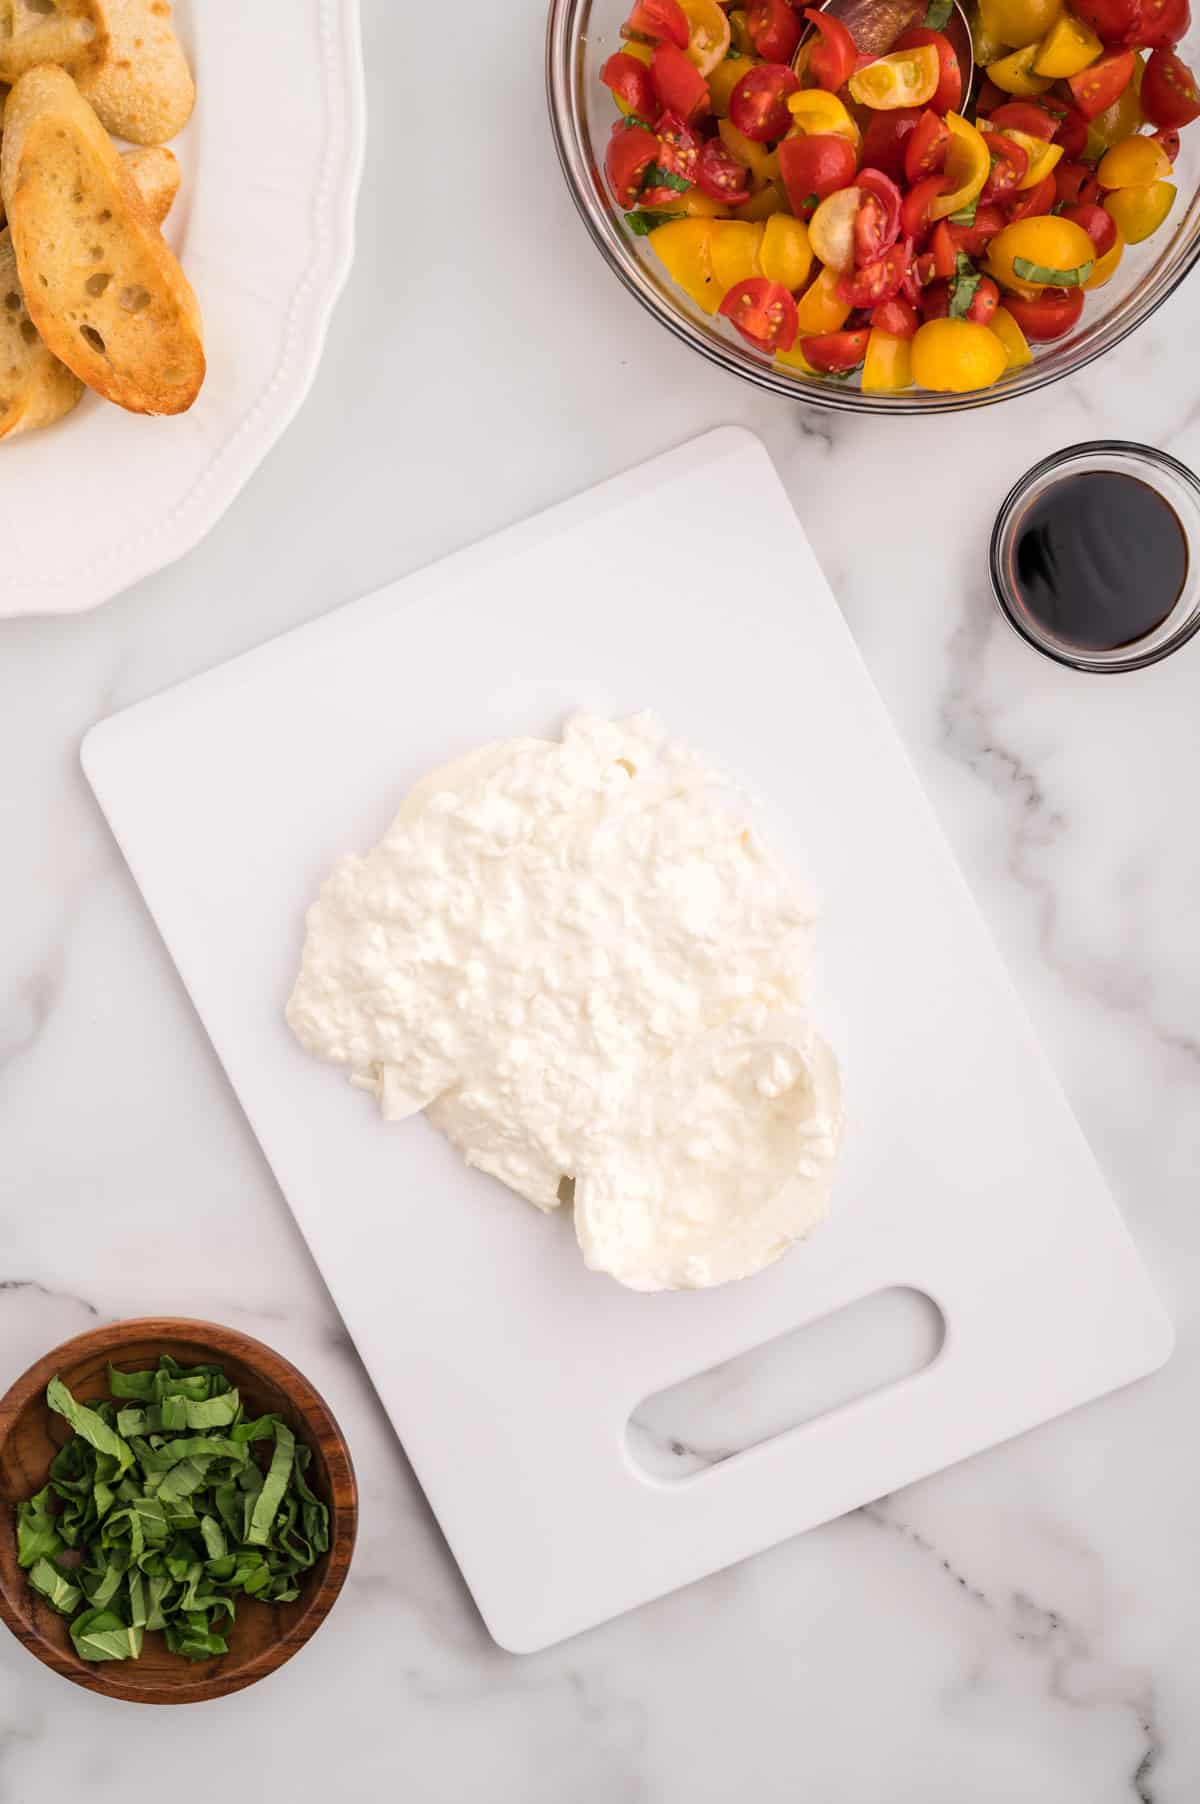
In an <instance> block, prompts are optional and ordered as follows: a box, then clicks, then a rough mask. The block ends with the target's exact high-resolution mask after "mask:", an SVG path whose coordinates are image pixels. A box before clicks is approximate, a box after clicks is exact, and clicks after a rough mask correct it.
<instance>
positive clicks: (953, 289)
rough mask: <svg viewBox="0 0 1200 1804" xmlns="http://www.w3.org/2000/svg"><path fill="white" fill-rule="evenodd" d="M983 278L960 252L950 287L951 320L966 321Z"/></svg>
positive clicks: (968, 258)
mask: <svg viewBox="0 0 1200 1804" xmlns="http://www.w3.org/2000/svg"><path fill="white" fill-rule="evenodd" d="M982 280H983V277H982V276H981V275H980V273H979V271H978V270H977V269H976V267H975V265H974V264H973V263H972V261H971V259H970V257H964V255H963V253H962V252H961V251H960V252H959V253H958V260H957V263H956V265H955V270H954V275H953V278H952V279H951V285H950V307H949V316H950V318H951V319H966V317H967V314H968V313H969V312H970V310H971V302H972V301H973V300H974V299H975V294H976V291H977V289H978V287H979V284H980V282H982Z"/></svg>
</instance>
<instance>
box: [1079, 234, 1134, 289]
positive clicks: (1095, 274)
mask: <svg viewBox="0 0 1200 1804" xmlns="http://www.w3.org/2000/svg"><path fill="white" fill-rule="evenodd" d="M1116 223H1117V222H1116V220H1114V221H1113V224H1114V225H1116ZM1124 255H1125V234H1124V232H1123V231H1122V230H1121V228H1120V226H1117V237H1116V243H1115V244H1114V245H1113V246H1112V248H1111V249H1110V250H1107V251H1105V253H1104V255H1103V256H1102V257H1097V258H1096V266H1095V268H1094V269H1093V270H1092V273H1091V275H1090V276H1089V277H1088V279H1087V281H1086V282H1085V283H1084V287H1085V288H1103V287H1104V284H1105V283H1106V282H1108V281H1111V279H1112V277H1113V276H1114V275H1115V274H1116V271H1117V266H1118V264H1119V263H1120V261H1121V258H1122V257H1123V256H1124Z"/></svg>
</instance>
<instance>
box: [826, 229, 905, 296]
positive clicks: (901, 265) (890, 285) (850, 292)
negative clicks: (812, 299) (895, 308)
mask: <svg viewBox="0 0 1200 1804" xmlns="http://www.w3.org/2000/svg"><path fill="white" fill-rule="evenodd" d="M911 262H912V245H911V244H910V243H909V242H908V240H907V239H906V240H905V242H904V243H903V244H893V246H892V248H891V250H889V251H886V252H885V253H884V254H883V256H882V257H876V258H874V259H873V260H872V261H871V262H870V263H864V264H862V265H861V266H860V267H859V268H858V269H855V270H853V271H851V272H850V273H849V274H847V275H844V276H840V277H839V278H838V283H837V293H838V298H839V300H843V301H846V302H847V303H848V304H849V305H850V306H851V307H876V306H878V304H879V302H880V301H889V300H891V298H892V296H893V295H894V294H899V292H900V285H901V283H902V282H903V281H904V276H905V271H906V270H907V269H908V266H909V264H910V263H911Z"/></svg>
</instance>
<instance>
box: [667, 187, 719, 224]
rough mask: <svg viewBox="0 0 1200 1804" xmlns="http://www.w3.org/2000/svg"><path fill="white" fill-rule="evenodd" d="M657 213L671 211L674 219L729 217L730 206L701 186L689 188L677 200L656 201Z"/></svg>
mask: <svg viewBox="0 0 1200 1804" xmlns="http://www.w3.org/2000/svg"><path fill="white" fill-rule="evenodd" d="M654 211H655V212H656V213H669V214H670V215H671V217H672V219H728V218H729V208H728V207H727V206H726V205H725V203H724V201H719V200H714V199H713V198H712V195H711V194H704V193H703V192H702V191H701V190H700V189H699V188H689V189H688V191H687V193H686V194H681V195H679V196H678V197H677V198H676V199H675V200H670V201H663V202H662V203H661V204H660V203H659V202H657V201H656V202H655V206H654Z"/></svg>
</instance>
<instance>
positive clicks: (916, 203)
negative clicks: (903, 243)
mask: <svg viewBox="0 0 1200 1804" xmlns="http://www.w3.org/2000/svg"><path fill="white" fill-rule="evenodd" d="M949 186H950V178H949V176H945V175H927V176H924V177H923V178H922V179H921V181H919V182H917V183H916V184H915V185H914V186H913V187H912V188H910V189H909V191H908V193H907V194H906V195H905V196H904V202H903V205H902V206H901V208H900V230H901V231H902V232H903V233H904V236H905V237H906V238H911V239H912V240H913V243H914V244H924V242H925V240H926V238H927V237H928V236H929V233H930V229H931V227H932V225H933V221H932V219H931V218H930V217H929V209H930V206H931V205H932V203H933V202H934V201H935V200H936V199H937V197H938V195H939V194H945V193H946V191H947V189H948V188H949Z"/></svg>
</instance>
